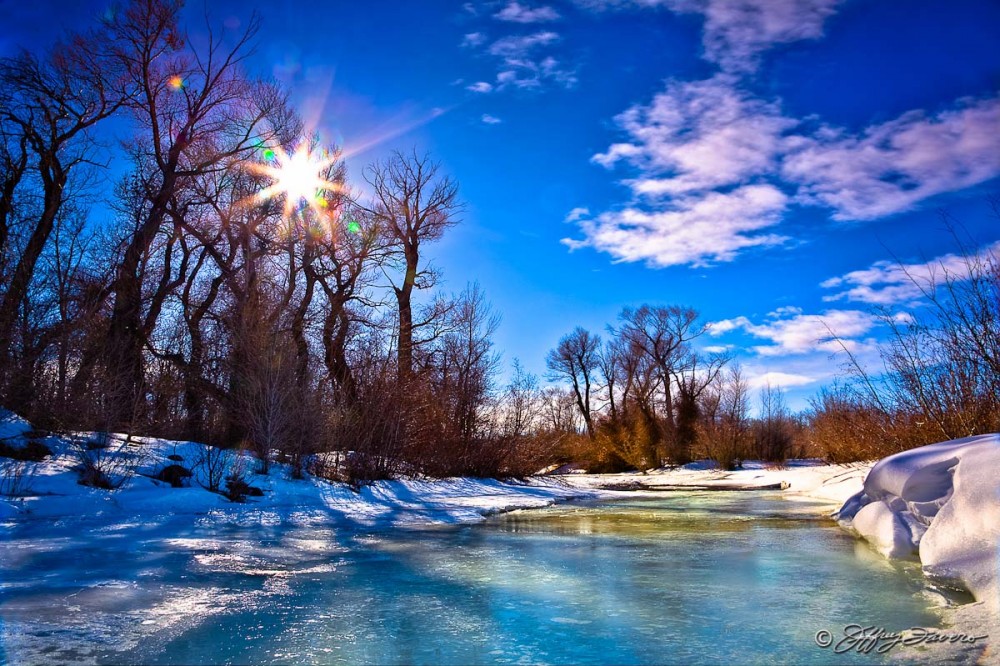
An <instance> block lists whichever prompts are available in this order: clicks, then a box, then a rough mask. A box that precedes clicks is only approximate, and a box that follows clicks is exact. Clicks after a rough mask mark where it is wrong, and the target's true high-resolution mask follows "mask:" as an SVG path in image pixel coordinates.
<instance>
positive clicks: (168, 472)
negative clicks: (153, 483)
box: [154, 464, 193, 488]
mask: <svg viewBox="0 0 1000 666" xmlns="http://www.w3.org/2000/svg"><path fill="white" fill-rule="evenodd" d="M192 476H193V474H192V473H191V470H189V469H188V468H186V467H184V466H182V465H176V464H174V465H167V466H166V467H164V468H163V469H161V470H160V471H159V472H157V473H156V476H155V477H154V478H155V479H156V480H157V481H165V482H166V483H169V484H170V486H171V487H172V488H182V487H184V486H186V485H188V483H187V480H188V479H189V478H191V477H192Z"/></svg>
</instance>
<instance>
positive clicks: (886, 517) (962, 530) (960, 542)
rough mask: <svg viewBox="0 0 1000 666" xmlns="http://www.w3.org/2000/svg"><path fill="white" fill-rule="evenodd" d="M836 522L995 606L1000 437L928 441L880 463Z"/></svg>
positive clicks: (999, 597) (998, 595)
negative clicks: (912, 560) (911, 559)
mask: <svg viewBox="0 0 1000 666" xmlns="http://www.w3.org/2000/svg"><path fill="white" fill-rule="evenodd" d="M837 519H838V521H839V522H840V523H841V525H843V526H844V527H846V528H848V529H850V530H852V531H854V532H856V533H857V534H859V535H860V536H861V537H863V538H864V539H866V540H867V541H869V542H870V543H871V544H872V545H873V546H874V547H875V548H876V549H877V550H879V551H880V552H881V553H882V554H883V555H885V556H887V557H891V558H919V560H920V562H921V564H922V566H923V568H924V571H925V572H926V573H927V574H928V575H929V576H931V577H932V578H935V579H937V580H940V581H942V582H944V583H950V584H957V585H960V586H962V587H964V588H965V589H967V590H968V591H969V592H971V593H972V595H973V596H974V597H975V598H976V599H977V600H979V601H983V602H985V603H986V604H987V606H988V607H990V608H991V609H992V611H993V612H994V613H996V612H998V608H1000V589H998V580H997V570H998V568H1000V435H996V434H994V435H980V436H976V437H967V438H965V439H957V440H953V441H950V442H941V443H939V444H931V445H929V446H924V447H921V448H917V449H912V450H909V451H904V452H902V453H898V454H896V455H893V456H889V457H888V458H885V459H883V460H881V461H879V462H878V463H877V464H876V465H875V466H874V467H873V468H872V470H871V472H870V473H869V474H868V477H867V478H866V479H865V483H864V489H863V490H862V491H861V492H859V493H857V494H856V495H854V496H853V497H851V498H850V499H848V500H847V502H846V503H845V504H844V506H843V507H842V508H841V510H840V512H839V513H838V514H837Z"/></svg>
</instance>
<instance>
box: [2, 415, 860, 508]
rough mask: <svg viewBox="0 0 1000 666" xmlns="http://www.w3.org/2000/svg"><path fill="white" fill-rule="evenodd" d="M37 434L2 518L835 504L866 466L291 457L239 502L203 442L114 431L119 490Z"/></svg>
mask: <svg viewBox="0 0 1000 666" xmlns="http://www.w3.org/2000/svg"><path fill="white" fill-rule="evenodd" d="M31 430H32V426H31V424H29V423H28V422H26V421H24V420H23V419H21V418H19V417H17V416H15V415H13V414H10V413H6V414H4V415H0V439H3V440H5V441H7V442H8V443H12V442H14V443H16V442H18V441H19V439H21V436H22V435H23V434H25V433H27V432H30V431H31ZM42 441H44V443H45V444H46V445H47V446H49V447H50V448H51V449H52V450H53V452H54V455H53V456H52V457H50V458H48V459H46V460H45V461H43V462H40V463H25V464H24V465H25V466H26V467H27V476H28V477H29V478H28V479H27V480H26V481H24V482H23V485H24V488H23V494H24V496H23V497H18V498H9V497H5V498H0V520H7V521H11V520H30V519H32V518H40V519H51V518H59V517H65V516H77V517H80V516H86V517H88V518H90V519H92V520H95V521H106V520H109V519H120V518H122V517H124V516H126V515H128V514H135V515H156V514H161V513H170V514H172V515H183V514H191V515H204V514H209V513H210V514H211V515H212V516H213V517H214V518H215V519H216V520H219V521H235V522H243V521H245V520H247V519H248V516H254V517H255V518H254V519H255V520H256V519H258V518H259V519H261V520H264V521H268V522H274V521H280V520H282V519H283V518H285V517H288V516H289V515H290V514H291V513H296V514H299V515H302V514H303V513H311V514H314V515H316V516H325V517H329V518H332V519H335V520H338V521H343V522H345V523H349V524H352V525H355V526H358V527H365V528H370V527H382V526H403V525H414V524H427V523H463V522H470V521H476V520H482V519H483V518H484V517H486V516H489V515H492V514H495V513H498V512H502V511H510V510H514V509H532V508H539V507H544V506H548V505H551V504H553V503H554V502H557V501H564V500H567V499H574V498H598V497H613V496H629V495H632V494H633V493H634V492H636V491H639V492H641V491H642V490H644V489H650V490H653V489H656V488H660V489H662V488H663V487H684V486H690V487H692V488H693V489H694V488H705V487H712V486H717V487H730V486H741V487H757V486H770V485H773V484H780V483H784V484H785V485H786V486H787V488H788V489H787V490H786V496H787V497H788V498H789V499H807V500H810V501H811V502H817V501H819V502H822V503H823V504H822V506H821V507H819V508H817V507H811V508H810V511H816V510H824V511H825V510H826V509H827V508H829V511H832V510H833V509H835V508H836V507H837V506H839V505H840V503H842V502H843V500H844V499H846V498H847V497H849V496H851V495H852V494H854V493H856V492H857V491H858V490H859V489H860V487H861V480H862V479H863V478H864V475H865V474H866V473H867V470H868V466H866V465H853V466H834V465H824V464H822V463H820V462H819V461H792V462H791V463H789V465H788V466H786V467H780V468H777V467H770V468H769V467H765V466H763V465H761V464H759V463H753V462H749V463H747V465H746V467H745V469H742V470H738V471H735V472H725V471H721V470H714V469H711V466H710V465H706V464H705V463H692V464H691V465H688V466H685V467H683V468H678V469H673V470H659V471H655V472H651V473H648V474H594V475H591V474H561V475H550V476H541V477H535V478H533V479H530V480H528V481H526V482H523V483H513V482H502V481H496V480H491V479H445V480H421V479H401V480H395V481H380V482H377V483H374V484H372V485H370V486H367V487H364V488H362V489H361V491H360V492H355V491H354V490H352V489H351V488H349V487H348V486H346V485H343V484H335V483H330V482H328V481H326V480H324V479H320V478H315V477H311V476H309V475H306V478H305V479H299V480H293V479H291V478H290V468H289V467H288V466H287V465H282V464H277V463H276V464H274V465H273V466H272V469H271V473H270V474H268V475H266V476H264V475H256V474H252V473H251V474H248V477H247V480H248V482H249V483H250V484H252V485H254V486H257V487H259V488H261V489H262V490H263V491H264V494H263V496H262V497H251V498H248V500H247V502H246V503H243V504H238V503H233V502H230V501H229V500H227V499H226V498H225V497H223V496H222V495H220V494H217V493H212V492H209V491H207V490H205V489H204V488H203V487H202V485H201V484H200V483H199V482H201V483H205V482H206V479H205V473H204V470H203V469H201V468H200V467H199V466H198V465H197V461H198V459H199V457H200V455H201V454H202V452H203V450H204V447H203V446H202V445H200V444H196V443H192V442H174V441H170V440H162V439H153V438H137V439H136V443H135V444H125V443H124V441H123V440H122V439H121V438H117V439H114V440H113V441H112V446H111V447H110V448H111V450H112V452H113V453H114V454H116V455H119V456H122V457H127V458H131V459H132V467H133V469H134V472H135V473H134V474H133V475H132V476H131V477H130V478H127V479H126V480H125V482H124V484H123V485H122V487H121V488H119V489H117V490H115V491H108V490H102V489H98V488H89V487H86V486H82V485H80V484H79V483H78V479H79V473H78V471H77V469H76V468H77V466H78V464H79V460H78V456H77V455H76V454H75V453H74V450H73V446H72V445H71V443H70V442H68V441H66V440H64V439H60V438H57V437H47V438H44V439H43V440H42ZM174 463H177V464H179V465H182V466H184V467H186V468H188V469H191V470H192V471H193V473H194V476H193V477H192V478H191V479H189V480H188V481H187V484H188V485H187V486H186V487H181V488H173V487H171V486H170V485H169V484H168V483H165V482H163V481H158V480H156V479H154V478H152V477H153V476H155V475H156V473H157V472H158V471H159V470H162V469H163V468H164V467H166V466H168V465H171V464H174Z"/></svg>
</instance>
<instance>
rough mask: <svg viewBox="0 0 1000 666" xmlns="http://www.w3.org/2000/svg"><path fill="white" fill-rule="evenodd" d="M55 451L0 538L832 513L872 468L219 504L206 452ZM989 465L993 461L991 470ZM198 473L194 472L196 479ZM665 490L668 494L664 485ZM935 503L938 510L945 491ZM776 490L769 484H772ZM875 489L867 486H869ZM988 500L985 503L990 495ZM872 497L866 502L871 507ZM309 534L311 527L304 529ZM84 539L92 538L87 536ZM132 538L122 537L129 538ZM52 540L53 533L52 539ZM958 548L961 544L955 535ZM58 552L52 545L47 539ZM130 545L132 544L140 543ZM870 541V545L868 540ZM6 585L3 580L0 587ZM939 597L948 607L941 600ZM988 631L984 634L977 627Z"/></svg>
mask: <svg viewBox="0 0 1000 666" xmlns="http://www.w3.org/2000/svg"><path fill="white" fill-rule="evenodd" d="M31 431H32V428H31V425H30V424H28V423H27V422H25V421H23V420H22V419H19V418H18V417H16V416H14V415H11V414H7V415H5V416H4V417H2V418H0V440H2V441H3V442H5V443H6V444H7V445H12V446H18V445H24V444H25V443H26V442H27V440H28V435H29V433H31ZM33 438H34V439H38V440H39V441H41V442H42V443H44V444H45V445H46V446H48V447H49V448H50V449H51V450H52V455H51V456H49V457H47V458H46V459H44V460H42V461H40V462H29V463H24V464H23V465H21V469H22V471H23V479H21V482H22V485H21V490H22V495H21V496H20V497H18V498H15V499H10V498H4V499H3V500H0V535H2V534H4V533H7V534H11V533H13V531H14V530H16V529H18V528H20V527H25V526H27V527H29V529H30V528H32V527H33V528H34V529H35V530H36V532H37V534H38V535H39V537H40V538H41V540H43V541H44V539H45V537H46V535H47V530H48V526H51V527H52V528H53V530H55V531H56V532H57V533H58V532H59V531H60V530H62V531H66V530H70V531H74V532H76V533H77V535H82V536H84V537H85V538H89V536H92V537H93V538H94V539H106V538H110V537H114V538H126V539H128V538H133V537H135V536H136V535H138V534H141V535H142V537H143V538H148V537H150V535H157V534H160V535H162V536H167V535H169V534H171V533H173V532H174V531H177V530H183V529H185V526H197V527H198V529H203V530H212V529H215V528H222V527H232V526H235V527H238V528H246V529H248V530H256V529H258V528H260V529H268V528H273V527H275V526H281V525H295V526H302V527H310V526H322V527H323V528H324V529H333V530H335V531H340V530H346V531H350V532H352V533H357V532H359V531H360V532H364V531H369V530H381V529H385V528H405V527H416V526H421V525H429V524H460V523H469V522H476V521H481V520H484V519H486V518H487V517H489V516H491V515H495V514H497V513H503V512H508V511H515V510H521V509H539V508H543V507H547V506H550V505H553V504H555V503H558V502H565V501H569V500H573V499H615V498H620V499H628V498H632V497H636V496H637V495H640V496H641V495H650V496H662V495H663V494H664V492H670V491H692V492H697V491H723V490H734V489H741V490H753V489H758V490H765V489H773V488H775V487H777V488H781V489H782V490H781V491H780V493H781V498H782V499H783V500H786V501H787V502H788V509H789V512H792V513H795V512H800V513H802V514H804V515H822V516H830V515H831V514H833V513H834V512H836V511H838V510H840V509H841V508H842V507H843V506H844V505H845V503H847V502H848V500H850V499H851V498H852V497H857V496H858V495H859V493H862V492H865V491H868V490H869V486H868V485H866V483H865V481H866V478H870V475H869V472H870V471H871V470H872V469H873V464H872V463H862V464H853V465H825V464H823V463H822V462H821V461H817V460H804V461H789V462H788V463H787V464H785V465H782V466H773V465H765V464H762V463H759V462H754V461H747V462H746V463H745V464H744V467H743V468H742V469H740V470H735V471H725V470H718V469H714V467H713V466H712V465H711V464H709V463H706V462H696V463H692V464H690V465H686V466H684V467H679V468H674V469H662V470H654V471H650V472H648V473H644V474H640V473H628V474H593V475H592V474H581V473H575V470H572V469H567V468H564V469H561V470H559V471H560V472H562V473H559V474H548V475H543V476H538V477H534V478H531V479H528V480H525V481H523V482H504V481H497V480H490V479H466V478H461V479H443V480H430V479H401V480H393V481H379V482H376V483H373V484H371V485H369V486H365V487H363V488H361V489H360V490H357V491H356V490H353V489H351V488H350V487H349V486H347V485H345V484H339V483H331V482H329V481H326V480H324V479H321V478H317V477H313V476H310V475H308V474H307V475H305V478H302V479H292V478H291V476H292V474H291V471H292V470H291V468H290V466H289V465H286V464H281V463H275V464H273V466H272V469H271V471H270V473H269V474H268V475H256V474H250V475H248V477H247V478H248V481H249V482H250V483H251V484H252V485H254V486H256V487H258V488H259V489H260V491H261V495H260V496H259V497H249V498H247V501H246V502H244V503H237V502H232V501H230V500H228V499H227V498H226V497H224V496H222V495H221V494H219V493H213V492H209V491H207V490H205V489H204V488H203V487H201V486H200V485H199V483H198V482H199V480H200V478H199V476H198V474H199V472H198V469H197V465H196V462H197V461H198V459H199V457H200V455H201V453H202V452H203V451H204V447H203V446H202V445H199V444H195V443H191V442H174V441H169V440H161V439H152V438H142V439H139V440H136V445H132V444H129V445H126V446H121V447H119V448H118V449H116V450H118V451H120V452H121V455H122V456H125V457H129V456H131V457H134V460H133V462H134V464H133V465H131V466H130V467H129V469H130V470H131V472H132V473H131V474H130V475H129V476H128V478H126V479H124V482H123V484H122V486H121V487H120V488H119V489H117V490H114V491H109V490H102V489H97V488H90V487H86V486H82V485H80V484H79V483H78V480H79V472H78V464H79V456H78V455H77V454H75V453H74V451H73V449H72V446H71V443H70V442H68V441H66V440H64V439H61V438H58V437H53V436H44V437H41V438H38V437H37V434H35V436H34V437H33ZM174 464H177V465H180V466H182V467H185V469H187V468H188V467H190V468H191V469H193V470H194V471H193V474H194V476H192V477H191V478H186V479H184V480H183V482H182V486H181V487H176V488H175V487H171V485H170V484H169V483H167V482H165V481H163V480H157V479H156V478H154V477H156V476H157V474H158V472H160V471H162V470H163V469H164V468H166V467H168V466H170V465H174ZM990 469H995V468H990ZM201 480H203V479H201ZM664 489H670V490H664ZM946 490H947V489H945V490H942V491H941V492H942V493H944V494H945V495H946V496H945V495H942V497H939V498H937V499H938V500H942V501H940V502H939V504H938V506H939V508H940V507H941V506H944V505H945V503H946V500H947V499H948V498H950V497H951V495H950V494H947V492H946ZM771 492H775V491H773V490H772V491H771ZM872 492H873V493H874V491H872ZM996 501H997V498H994V502H996ZM869 503H871V502H869ZM310 529H311V527H310ZM88 535H89V536H88ZM130 535H131V536H130ZM56 541H57V540H52V542H53V543H55V542H56ZM955 543H956V544H957V545H961V542H960V541H956V542H955ZM44 547H45V548H50V547H51V548H54V549H55V551H53V552H58V549H59V548H60V546H58V545H51V544H49V545H45V546H44ZM137 547H138V546H137ZM875 547H876V548H878V544H877V543H876V545H875ZM0 550H3V551H4V553H3V554H4V559H5V560H7V561H8V562H10V563H12V564H13V563H16V562H17V561H19V560H18V558H20V557H21V556H22V554H19V553H18V552H14V551H12V550H10V549H8V548H3V546H2V544H0ZM6 587H7V586H6V585H5V584H4V583H2V582H0V591H2V590H3V589H5V588H6ZM939 601H940V603H942V604H946V603H947V601H946V599H945V597H943V596H942V597H941V598H940V600H939ZM942 619H943V622H944V624H945V625H946V626H948V627H949V628H950V630H951V631H954V632H959V633H967V634H969V635H982V634H983V633H986V634H991V635H992V636H993V637H994V640H996V637H1000V621H998V619H997V612H996V609H995V608H993V607H991V606H990V605H989V603H988V602H987V601H983V600H980V601H977V602H976V603H974V604H966V605H962V606H954V607H950V608H948V607H946V608H944V610H943V611H942ZM984 628H985V629H984ZM988 645H989V643H988V642H986V643H984V642H979V643H978V644H974V645H961V644H959V645H952V644H949V645H929V646H928V645H925V646H921V648H920V649H919V650H910V651H907V652H905V653H902V652H901V653H899V654H907V655H910V657H909V658H910V659H920V660H923V659H925V658H926V659H933V660H940V659H952V660H957V662H958V663H966V662H972V661H976V660H980V661H981V662H982V663H1000V658H998V657H997V655H996V652H995V651H990V648H989V647H988Z"/></svg>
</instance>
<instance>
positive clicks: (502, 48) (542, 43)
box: [461, 1, 577, 93]
mask: <svg viewBox="0 0 1000 666" xmlns="http://www.w3.org/2000/svg"><path fill="white" fill-rule="evenodd" d="M493 16H494V18H495V19H497V20H500V21H504V22H507V23H517V24H521V25H528V24H535V23H542V22H547V21H554V20H557V19H559V18H560V16H559V13H558V12H556V11H555V10H554V9H552V8H551V7H548V6H541V7H535V8H532V7H530V6H528V5H523V4H520V3H518V2H514V1H512V2H508V3H507V4H506V5H505V6H504V7H503V8H502V9H501V10H500V11H498V12H496V13H495V14H494V15H493ZM494 29H496V26H494ZM561 40H562V38H561V36H560V35H559V33H557V32H555V31H554V30H544V29H536V30H535V31H534V32H528V33H525V34H509V35H505V36H501V37H499V38H497V39H494V40H492V41H490V40H489V39H488V38H487V36H486V33H485V32H482V31H476V32H470V33H467V34H466V35H465V36H464V37H463V38H462V42H461V46H463V47H466V48H473V49H476V50H477V51H479V52H480V53H482V54H483V55H485V56H487V57H488V58H490V59H491V60H492V61H493V63H494V72H495V74H494V76H495V79H493V80H490V79H486V80H481V81H479V82H478V83H475V84H473V85H471V86H468V89H469V90H471V91H473V92H479V93H483V92H494V91H502V90H508V89H513V90H517V89H520V90H539V89H542V88H544V87H545V86H546V85H554V86H559V87H562V88H572V87H573V86H574V85H576V82H577V76H576V68H575V67H573V66H572V65H568V64H567V63H566V61H565V58H563V57H557V54H556V47H557V46H558V45H559V43H560V42H561ZM487 86H488V87H487Z"/></svg>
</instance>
